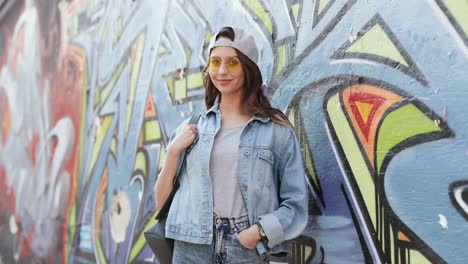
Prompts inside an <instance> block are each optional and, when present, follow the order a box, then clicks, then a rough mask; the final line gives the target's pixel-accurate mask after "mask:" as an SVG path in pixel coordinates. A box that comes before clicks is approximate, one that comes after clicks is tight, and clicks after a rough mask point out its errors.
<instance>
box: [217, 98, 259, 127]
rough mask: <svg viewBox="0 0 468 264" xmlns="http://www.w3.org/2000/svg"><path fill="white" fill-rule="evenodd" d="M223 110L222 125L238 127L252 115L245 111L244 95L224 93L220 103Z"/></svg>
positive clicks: (221, 110)
mask: <svg viewBox="0 0 468 264" xmlns="http://www.w3.org/2000/svg"><path fill="white" fill-rule="evenodd" d="M219 111H220V112H221V127H223V128H225V127H236V126H240V125H242V124H244V123H245V122H247V121H248V120H249V119H250V118H251V115H249V114H248V113H245V111H244V107H243V102H242V96H239V95H236V94H230V95H226V94H223V95H222V97H221V102H220V103H219Z"/></svg>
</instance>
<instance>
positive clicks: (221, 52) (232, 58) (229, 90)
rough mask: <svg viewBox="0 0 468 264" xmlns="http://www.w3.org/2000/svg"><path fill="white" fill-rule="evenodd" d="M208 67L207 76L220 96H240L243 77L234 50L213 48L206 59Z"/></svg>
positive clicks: (221, 38)
mask: <svg viewBox="0 0 468 264" xmlns="http://www.w3.org/2000/svg"><path fill="white" fill-rule="evenodd" d="M219 40H226V41H230V39H228V38H225V37H220V38H219ZM208 65H209V66H208V74H209V75H210V78H211V81H212V82H213V84H214V86H215V87H216V88H217V89H218V90H219V91H220V92H221V94H222V95H239V96H242V87H243V86H244V80H245V76H244V70H243V69H242V65H241V63H240V60H239V58H238V57H237V53H236V50H235V49H234V48H231V47H215V48H213V49H212V50H211V54H210V58H209V59H208Z"/></svg>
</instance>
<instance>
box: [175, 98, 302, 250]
mask: <svg viewBox="0 0 468 264" xmlns="http://www.w3.org/2000/svg"><path fill="white" fill-rule="evenodd" d="M188 121H189V119H187V120H185V121H184V122H183V123H182V124H181V125H180V126H179V127H178V128H177V129H176V131H175V132H174V133H173V134H172V135H171V138H170V141H171V140H173V139H174V137H175V135H176V134H177V132H178V131H180V129H181V128H182V127H184V126H185V125H186V124H187V123H188ZM220 124H221V116H220V112H219V110H218V105H217V104H215V105H214V106H213V107H212V108H211V109H210V110H208V111H207V112H206V113H204V114H202V115H201V117H200V120H199V121H198V138H197V139H196V140H195V141H194V145H193V148H192V149H191V151H190V152H189V153H188V155H187V158H186V162H187V163H186V166H185V169H184V170H183V171H182V175H181V179H180V188H179V190H178V191H177V192H176V194H175V196H174V200H173V202H172V204H171V208H170V210H169V213H168V217H167V220H166V237H168V238H173V239H176V240H182V241H186V242H191V243H197V244H211V243H212V240H213V195H212V185H211V178H210V175H209V173H210V172H209V167H210V166H209V164H210V155H211V150H212V147H213V141H214V138H215V135H216V133H217V132H218V130H219V128H220ZM238 155H239V156H238V167H237V176H238V180H239V184H240V190H241V193H242V197H243V199H244V202H245V206H246V208H247V212H248V215H249V222H250V224H251V225H252V224H254V223H256V222H257V221H260V224H261V225H262V227H263V229H264V231H265V234H266V236H267V238H268V245H264V244H263V243H261V242H259V243H257V246H256V248H257V251H258V253H259V254H260V255H263V254H265V253H266V254H276V253H280V252H287V251H288V243H287V240H289V239H293V238H295V237H297V236H299V235H300V234H301V232H302V231H303V230H304V228H305V226H306V224H307V220H308V193H307V185H306V179H305V174H304V166H303V161H302V156H301V151H300V146H299V143H298V141H297V138H296V136H295V134H294V131H293V129H292V128H290V127H286V126H282V125H279V124H277V123H275V122H273V121H272V120H270V118H262V117H256V116H254V117H252V118H251V119H250V120H249V121H248V123H247V124H246V126H245V127H244V129H243V131H242V132H241V135H240V144H239V154H238ZM180 160H181V159H179V162H180Z"/></svg>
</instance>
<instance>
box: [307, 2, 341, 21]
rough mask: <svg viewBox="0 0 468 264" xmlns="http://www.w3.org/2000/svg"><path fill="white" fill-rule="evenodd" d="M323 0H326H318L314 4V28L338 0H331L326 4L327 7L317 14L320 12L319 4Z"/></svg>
mask: <svg viewBox="0 0 468 264" xmlns="http://www.w3.org/2000/svg"><path fill="white" fill-rule="evenodd" d="M321 1H324V0H316V1H315V5H314V20H313V24H312V28H314V27H315V26H317V24H318V23H319V22H320V20H322V18H323V17H324V16H325V14H326V13H327V12H328V10H329V9H330V7H331V6H332V5H333V4H334V3H335V2H336V0H330V2H328V4H327V5H326V6H325V8H323V10H322V12H320V14H317V12H318V8H319V4H320V2H321Z"/></svg>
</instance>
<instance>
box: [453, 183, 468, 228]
mask: <svg viewBox="0 0 468 264" xmlns="http://www.w3.org/2000/svg"><path fill="white" fill-rule="evenodd" d="M460 186H464V187H465V190H466V189H467V188H468V180H459V181H454V182H452V183H451V184H450V185H449V196H450V200H451V201H452V204H453V207H455V209H457V211H458V212H459V213H460V214H461V215H462V216H463V217H464V218H465V220H468V212H466V211H465V210H463V208H461V206H460V203H459V202H458V201H457V199H456V198H455V193H454V190H455V188H457V187H460ZM464 202H465V203H466V201H464Z"/></svg>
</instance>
